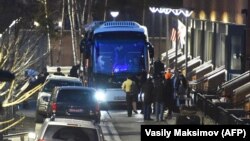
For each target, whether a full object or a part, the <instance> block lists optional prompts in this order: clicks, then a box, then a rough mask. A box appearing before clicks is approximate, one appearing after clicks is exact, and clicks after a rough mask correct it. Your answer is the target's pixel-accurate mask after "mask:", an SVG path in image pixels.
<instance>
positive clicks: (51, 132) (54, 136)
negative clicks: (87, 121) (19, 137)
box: [44, 125, 98, 141]
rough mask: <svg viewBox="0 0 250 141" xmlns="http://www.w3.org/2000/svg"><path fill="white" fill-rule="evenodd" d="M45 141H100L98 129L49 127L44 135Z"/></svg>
mask: <svg viewBox="0 0 250 141" xmlns="http://www.w3.org/2000/svg"><path fill="white" fill-rule="evenodd" d="M44 140H46V141H56V140H65V141H83V140H84V141H98V134H97V131H96V129H91V128H83V127H67V126H66V127H65V126H60V125H49V126H48V128H47V130H46V132H45V134H44Z"/></svg>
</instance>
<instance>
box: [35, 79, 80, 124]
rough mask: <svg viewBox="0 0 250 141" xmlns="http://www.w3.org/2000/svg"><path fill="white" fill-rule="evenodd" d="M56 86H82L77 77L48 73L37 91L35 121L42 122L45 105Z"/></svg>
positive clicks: (45, 112)
mask: <svg viewBox="0 0 250 141" xmlns="http://www.w3.org/2000/svg"><path fill="white" fill-rule="evenodd" d="M56 86H83V83H82V81H81V80H80V79H79V78H75V77H68V76H58V75H49V76H48V77H47V78H46V80H45V82H44V86H43V88H42V89H41V91H40V92H39V93H38V97H37V106H36V119H35V120H36V122H38V123H42V122H43V119H44V118H45V117H46V116H47V107H48V102H49V99H50V95H51V92H52V90H53V89H54V88H55V87H56Z"/></svg>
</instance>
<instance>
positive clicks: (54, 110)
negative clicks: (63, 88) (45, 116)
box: [51, 102, 56, 113]
mask: <svg viewBox="0 0 250 141" xmlns="http://www.w3.org/2000/svg"><path fill="white" fill-rule="evenodd" d="M51 108H52V112H53V113H55V112H56V103H55V102H53V103H52V105H51Z"/></svg>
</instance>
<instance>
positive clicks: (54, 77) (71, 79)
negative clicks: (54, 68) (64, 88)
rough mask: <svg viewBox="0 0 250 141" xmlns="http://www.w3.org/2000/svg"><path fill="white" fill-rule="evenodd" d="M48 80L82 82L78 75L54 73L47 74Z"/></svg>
mask: <svg viewBox="0 0 250 141" xmlns="http://www.w3.org/2000/svg"><path fill="white" fill-rule="evenodd" d="M47 80H67V81H80V82H81V80H80V79H79V78H76V77H70V76H61V75H53V74H52V75H49V76H47Z"/></svg>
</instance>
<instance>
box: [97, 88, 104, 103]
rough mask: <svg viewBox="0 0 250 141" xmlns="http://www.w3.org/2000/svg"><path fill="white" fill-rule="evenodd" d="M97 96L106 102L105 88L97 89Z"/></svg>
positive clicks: (98, 99)
mask: <svg viewBox="0 0 250 141" xmlns="http://www.w3.org/2000/svg"><path fill="white" fill-rule="evenodd" d="M95 98H96V100H97V101H100V102H104V101H105V100H106V99H105V92H104V90H97V91H96V93H95Z"/></svg>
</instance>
